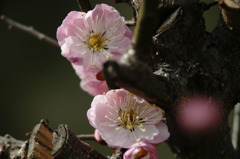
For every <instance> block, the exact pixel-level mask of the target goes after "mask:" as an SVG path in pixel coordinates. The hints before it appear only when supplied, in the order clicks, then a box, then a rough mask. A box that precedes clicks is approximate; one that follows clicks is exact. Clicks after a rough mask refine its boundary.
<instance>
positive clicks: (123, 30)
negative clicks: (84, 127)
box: [57, 4, 169, 159]
mask: <svg viewBox="0 0 240 159" xmlns="http://www.w3.org/2000/svg"><path fill="white" fill-rule="evenodd" d="M131 38H132V32H131V30H130V29H129V28H128V27H127V26H126V25H125V23H124V18H123V17H121V16H120V14H119V12H118V11H117V10H116V9H114V8H113V7H111V6H108V5H106V4H99V5H96V7H95V8H94V9H93V10H91V11H88V12H87V13H84V12H77V11H72V12H70V13H69V14H68V15H67V17H66V18H65V19H64V20H63V23H62V25H61V26H60V27H59V28H58V30H57V39H58V42H59V45H60V46H61V50H62V55H63V56H64V57H65V58H67V59H68V61H70V62H71V65H72V67H73V68H74V70H75V72H76V74H77V75H78V77H79V78H80V79H81V83H80V86H81V88H82V89H83V90H85V91H87V92H88V93H89V94H90V95H92V96H95V97H94V99H93V101H92V103H91V108H90V109H89V110H88V112H87V117H88V119H89V122H90V124H91V125H92V126H93V127H94V128H95V129H96V130H95V136H96V139H97V140H102V141H104V142H105V143H107V144H108V145H109V147H111V148H114V149H120V148H127V149H128V150H127V151H126V153H125V154H124V158H125V159H135V158H139V159H157V158H158V154H157V150H156V148H155V146H156V145H157V144H159V143H161V142H163V141H165V140H166V139H167V138H168V137H169V132H168V128H167V126H166V124H165V123H164V122H163V118H164V111H163V110H162V109H161V108H159V107H157V106H155V105H152V104H149V103H147V102H146V101H145V100H143V99H142V98H140V97H137V96H136V95H134V94H132V93H130V92H128V91H126V90H124V89H117V90H108V86H107V83H106V81H105V78H104V76H103V73H102V69H103V68H102V66H103V63H104V62H106V61H107V60H109V59H111V60H115V61H119V60H120V59H121V57H122V56H123V55H124V54H125V53H126V52H127V51H128V49H129V47H130V43H131ZM104 92H106V93H104Z"/></svg>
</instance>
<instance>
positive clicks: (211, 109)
mask: <svg viewBox="0 0 240 159" xmlns="http://www.w3.org/2000/svg"><path fill="white" fill-rule="evenodd" d="M220 110H221V108H220V105H219V103H218V102H217V101H216V100H215V99H214V98H211V97H205V96H192V97H189V98H187V99H184V100H182V101H180V103H179V105H178V106H177V114H176V116H177V121H178V124H179V125H180V126H181V127H182V128H183V130H184V131H188V132H197V133H199V132H204V131H209V130H211V129H214V128H216V127H217V126H218V125H219V122H220V121H221V111H220Z"/></svg>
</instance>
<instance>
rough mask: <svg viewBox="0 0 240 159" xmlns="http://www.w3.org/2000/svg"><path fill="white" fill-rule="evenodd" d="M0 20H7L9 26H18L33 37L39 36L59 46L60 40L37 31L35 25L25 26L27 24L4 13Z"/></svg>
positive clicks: (38, 37)
mask: <svg viewBox="0 0 240 159" xmlns="http://www.w3.org/2000/svg"><path fill="white" fill-rule="evenodd" d="M0 20H2V21H3V22H5V23H6V24H8V25H9V28H11V27H13V28H16V29H18V30H20V31H23V32H25V33H28V34H30V35H32V36H33V37H35V38H37V39H39V40H41V41H44V42H46V43H48V44H51V45H52V46H55V47H59V45H58V42H57V41H56V40H55V39H53V38H51V37H49V36H47V35H45V34H43V33H41V32H39V31H37V30H35V29H33V27H29V26H25V25H23V24H21V23H19V22H17V21H14V20H12V19H10V18H8V17H6V16H4V15H2V16H1V17H0Z"/></svg>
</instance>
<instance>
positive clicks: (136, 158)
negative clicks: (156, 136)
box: [123, 142, 158, 159]
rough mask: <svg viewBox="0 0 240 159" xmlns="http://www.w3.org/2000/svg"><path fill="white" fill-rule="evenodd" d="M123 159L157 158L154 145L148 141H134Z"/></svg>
mask: <svg viewBox="0 0 240 159" xmlns="http://www.w3.org/2000/svg"><path fill="white" fill-rule="evenodd" d="M123 159H158V153H157V149H156V147H155V146H153V145H151V144H148V143H143V142H141V143H136V144H134V145H132V147H131V148H130V149H128V150H127V151H126V152H125V153H124V156H123Z"/></svg>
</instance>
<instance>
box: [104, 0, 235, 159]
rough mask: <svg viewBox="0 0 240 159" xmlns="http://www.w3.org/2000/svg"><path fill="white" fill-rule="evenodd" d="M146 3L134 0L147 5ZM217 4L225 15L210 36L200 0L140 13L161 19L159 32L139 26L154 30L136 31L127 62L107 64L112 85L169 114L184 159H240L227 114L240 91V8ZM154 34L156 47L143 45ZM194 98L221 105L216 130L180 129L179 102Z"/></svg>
mask: <svg viewBox="0 0 240 159" xmlns="http://www.w3.org/2000/svg"><path fill="white" fill-rule="evenodd" d="M145 2H146V1H144V0H143V1H133V3H141V5H142V7H143V6H145V7H148V5H147V4H144V3H145ZM152 2H155V1H154V0H152V1H151V0H150V1H147V3H152ZM219 4H220V5H221V6H222V8H223V9H222V14H221V15H222V16H220V19H219V23H218V25H217V26H216V29H215V30H214V31H213V32H211V33H209V32H207V31H206V29H205V22H204V18H203V13H204V11H205V10H206V9H207V8H209V6H208V5H207V4H204V3H201V2H199V1H198V0H186V1H176V2H175V1H173V0H165V1H164V0H162V1H161V3H160V5H159V7H158V12H155V11H154V8H152V9H150V10H149V11H148V13H147V14H148V15H149V17H147V18H144V19H141V14H146V13H145V11H144V10H141V8H140V11H139V18H138V19H137V20H138V21H141V22H144V21H147V22H144V23H149V24H152V25H154V20H156V18H158V20H157V21H158V22H159V23H158V25H157V26H156V28H157V29H156V28H154V26H151V27H149V26H147V25H145V26H143V25H141V26H140V24H141V22H139V23H137V26H136V28H138V27H144V28H141V29H140V30H144V29H146V30H147V29H155V30H148V32H147V33H146V32H144V33H142V32H137V31H136V32H135V35H134V38H135V39H134V41H133V49H132V50H131V51H130V52H129V53H128V55H127V56H125V59H124V60H123V62H122V63H120V64H117V63H115V62H108V63H106V64H105V71H104V73H105V76H106V78H107V81H108V83H110V86H114V87H122V88H125V89H127V90H129V91H131V92H133V93H135V94H137V95H139V96H141V97H143V98H144V99H146V100H147V101H149V102H150V103H154V104H156V105H158V106H160V107H162V108H164V109H165V110H166V117H167V121H168V122H167V124H168V127H169V131H170V134H171V136H170V138H169V141H168V143H169V146H170V147H171V148H172V150H173V152H175V153H176V154H177V158H180V159H234V158H236V152H235V150H234V149H233V146H232V143H231V136H230V129H229V126H228V115H229V112H230V111H231V110H232V109H233V107H234V105H235V104H236V103H237V102H238V101H239V92H240V87H239V86H240V85H239V82H238V81H239V80H240V79H239V78H240V76H239V73H240V72H239V71H240V68H239V66H240V65H239V61H240V59H239V58H240V54H239V53H240V45H239V41H240V36H239V33H240V28H239V27H240V25H239V19H240V15H239V6H240V5H239V3H236V2H233V1H230V0H222V1H221V2H219ZM229 4H230V5H229ZM138 5H139V4H136V5H135V8H136V10H137V12H138V8H137V6H138ZM159 13H161V14H159ZM157 14H159V15H161V16H158V17H156V15H157ZM151 31H155V32H154V33H153V34H152V35H151V36H152V37H153V43H152V44H149V43H143V42H144V40H147V39H146V37H149V34H151ZM145 34H148V36H146V35H145ZM135 42H136V43H135ZM139 44H141V45H139ZM151 47H152V48H151ZM149 59H150V62H149ZM128 74H131V76H127V75H128ZM192 95H204V96H208V97H209V98H212V99H214V100H215V101H217V102H218V104H219V105H220V109H221V115H222V118H221V121H219V125H218V126H217V128H216V129H214V130H213V131H209V132H204V133H187V132H185V131H183V130H182V128H181V127H180V126H179V125H178V123H177V120H178V117H177V114H176V112H177V110H178V103H179V101H181V100H182V99H184V98H187V97H189V96H192Z"/></svg>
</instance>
